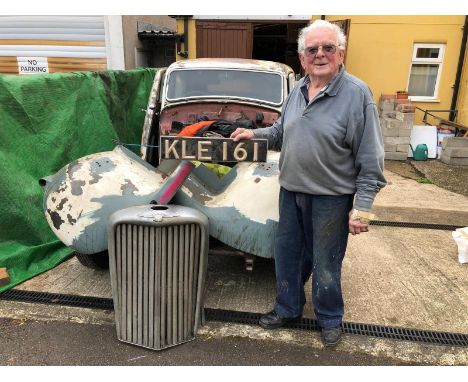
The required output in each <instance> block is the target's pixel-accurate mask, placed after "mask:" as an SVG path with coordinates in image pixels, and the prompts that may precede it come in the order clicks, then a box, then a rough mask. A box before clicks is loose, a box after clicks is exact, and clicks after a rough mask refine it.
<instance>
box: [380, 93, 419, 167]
mask: <svg viewBox="0 0 468 382" xmlns="http://www.w3.org/2000/svg"><path fill="white" fill-rule="evenodd" d="M414 111H415V107H414V106H413V105H412V104H411V101H409V100H408V99H404V100H400V99H396V96H395V95H394V94H390V95H386V94H382V95H381V97H380V100H379V116H380V128H381V130H382V136H383V140H384V150H385V159H390V160H400V161H403V160H406V159H407V158H408V151H409V144H410V140H411V129H412V127H413V123H414Z"/></svg>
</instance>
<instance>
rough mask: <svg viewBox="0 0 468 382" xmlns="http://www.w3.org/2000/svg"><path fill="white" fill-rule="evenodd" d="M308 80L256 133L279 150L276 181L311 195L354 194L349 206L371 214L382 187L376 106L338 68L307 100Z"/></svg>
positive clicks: (360, 86) (357, 82)
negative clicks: (311, 97)
mask: <svg viewBox="0 0 468 382" xmlns="http://www.w3.org/2000/svg"><path fill="white" fill-rule="evenodd" d="M307 82H308V78H307V77H304V78H302V79H301V80H300V81H299V83H298V84H297V85H296V86H295V87H294V88H293V90H292V91H291V93H290V94H289V96H288V98H287V99H286V101H285V104H284V106H283V110H282V115H281V117H280V118H278V120H277V121H276V122H275V123H274V124H273V125H272V126H269V127H266V128H261V129H256V130H254V131H253V132H254V134H255V137H256V138H267V139H268V146H269V148H270V149H276V150H281V154H280V161H279V168H280V177H279V182H280V185H281V186H282V187H284V188H285V189H287V190H288V191H293V192H301V193H306V194H312V195H343V194H354V193H356V198H355V202H354V208H356V209H358V210H362V211H370V210H371V208H372V204H373V202H374V198H375V195H376V194H377V192H378V191H379V190H380V189H381V188H382V187H384V186H385V185H386V180H385V177H384V175H383V167H384V166H383V165H384V149H383V143H382V134H381V131H380V126H379V118H378V113H377V107H376V105H375V102H374V101H373V98H372V93H371V91H370V89H369V87H368V86H367V85H366V84H365V83H364V82H363V81H361V80H360V79H358V78H356V77H354V76H352V75H350V74H349V73H347V72H346V71H345V70H344V67H343V66H341V68H340V71H339V73H338V74H337V75H336V76H335V78H334V79H333V80H332V82H331V83H330V84H329V85H328V87H327V88H326V89H325V90H322V91H321V92H320V93H319V94H318V95H317V96H316V97H315V98H314V99H313V100H311V102H307V100H306V95H307V91H306V86H307Z"/></svg>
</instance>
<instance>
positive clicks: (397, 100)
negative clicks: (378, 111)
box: [395, 98, 411, 107]
mask: <svg viewBox="0 0 468 382" xmlns="http://www.w3.org/2000/svg"><path fill="white" fill-rule="evenodd" d="M403 104H409V105H411V101H410V100H409V99H408V98H403V99H396V100H395V107H397V105H403Z"/></svg>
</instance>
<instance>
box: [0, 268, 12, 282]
mask: <svg viewBox="0 0 468 382" xmlns="http://www.w3.org/2000/svg"><path fill="white" fill-rule="evenodd" d="M9 283H10V275H9V274H8V271H7V269H6V268H0V287H1V286H4V285H7V284H9Z"/></svg>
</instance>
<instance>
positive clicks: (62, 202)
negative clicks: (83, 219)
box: [57, 198, 68, 211]
mask: <svg viewBox="0 0 468 382" xmlns="http://www.w3.org/2000/svg"><path fill="white" fill-rule="evenodd" d="M66 202H68V199H67V198H63V199H62V200H61V201H60V203H59V205H58V206H57V210H59V211H61V210H62V209H63V205H64V204H65V203H66Z"/></svg>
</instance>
